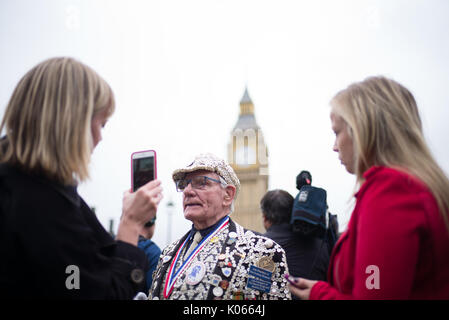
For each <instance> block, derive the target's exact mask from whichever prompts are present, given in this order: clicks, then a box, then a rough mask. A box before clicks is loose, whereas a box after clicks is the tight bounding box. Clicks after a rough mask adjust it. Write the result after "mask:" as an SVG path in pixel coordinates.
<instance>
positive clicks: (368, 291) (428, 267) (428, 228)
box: [290, 77, 449, 299]
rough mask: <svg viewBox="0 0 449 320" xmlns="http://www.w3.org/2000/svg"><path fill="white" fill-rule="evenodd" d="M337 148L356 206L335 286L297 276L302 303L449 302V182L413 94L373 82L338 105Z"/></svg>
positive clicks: (335, 261) (354, 88)
mask: <svg viewBox="0 0 449 320" xmlns="http://www.w3.org/2000/svg"><path fill="white" fill-rule="evenodd" d="M331 106H332V110H331V122H332V129H333V131H334V132H335V135H336V139H335V144H334V147H333V149H334V151H335V152H338V154H339V159H340V160H341V162H342V164H343V165H344V166H345V167H346V170H347V171H348V172H349V173H352V174H355V175H356V177H357V187H358V191H357V192H356V194H355V199H356V204H355V208H354V211H353V213H352V215H351V219H350V221H349V224H348V228H347V230H346V232H345V233H344V234H343V235H342V236H341V237H340V239H339V241H338V242H337V244H336V246H335V248H334V250H333V252H332V256H331V261H330V265H329V270H328V282H323V281H311V280H307V279H300V278H297V279H291V280H292V281H293V283H294V284H293V285H290V290H291V292H292V293H293V294H295V295H297V296H299V297H300V298H302V299H449V272H448V270H449V218H448V208H449V180H448V178H447V177H446V175H445V173H444V172H443V170H442V169H441V168H440V167H439V166H438V164H437V163H436V161H435V159H434V158H433V157H432V155H431V153H430V151H429V148H428V147H427V145H426V143H425V140H424V136H423V133H422V125H421V120H420V117H419V113H418V108H417V106H416V102H415V99H414V98H413V96H412V94H411V93H410V92H409V91H408V90H407V89H406V88H404V87H403V86H402V85H400V84H399V83H397V82H395V81H393V80H390V79H387V78H384V77H371V78H368V79H366V80H365V81H362V82H359V83H354V84H352V85H350V86H349V87H348V88H347V89H345V90H343V91H341V92H339V93H338V94H337V95H336V96H335V97H334V98H333V99H332V101H331Z"/></svg>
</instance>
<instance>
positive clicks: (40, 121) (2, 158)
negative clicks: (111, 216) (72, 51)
mask: <svg viewBox="0 0 449 320" xmlns="http://www.w3.org/2000/svg"><path fill="white" fill-rule="evenodd" d="M114 109H115V102H114V95H113V92H112V90H111V88H110V87H109V85H108V84H107V83H106V81H104V80H103V79H102V78H101V77H100V76H99V75H98V74H97V73H96V72H95V71H94V70H92V69H91V68H89V67H88V66H86V65H84V64H83V63H81V62H79V61H77V60H75V59H72V58H67V57H61V58H52V59H48V60H46V61H43V62H41V63H40V64H38V65H37V66H35V67H34V68H33V69H31V70H30V71H29V72H28V73H27V74H25V76H24V77H23V78H22V79H21V80H20V81H19V83H18V85H17V87H16V88H15V90H14V92H13V94H12V97H11V99H10V101H9V103H8V106H7V108H6V111H5V114H4V117H3V120H2V123H1V125H0V133H1V132H3V130H4V129H5V131H6V132H5V133H6V136H5V138H4V139H3V140H2V143H1V148H0V162H7V163H10V164H12V165H15V166H19V167H21V168H22V169H24V170H25V171H28V172H34V173H40V174H45V175H46V176H47V177H49V178H51V179H54V180H56V181H58V182H60V183H62V184H76V183H77V182H78V181H83V180H85V179H87V178H88V177H89V171H88V166H89V161H90V156H91V153H92V150H93V147H94V146H93V138H92V131H91V130H92V129H91V120H92V118H93V117H94V116H95V115H96V114H98V113H99V112H103V111H105V110H106V112H107V117H109V116H111V115H112V113H113V112H114Z"/></svg>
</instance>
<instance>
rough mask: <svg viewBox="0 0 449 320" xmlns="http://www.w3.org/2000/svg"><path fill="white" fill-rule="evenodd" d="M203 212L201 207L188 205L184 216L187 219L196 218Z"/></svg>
mask: <svg viewBox="0 0 449 320" xmlns="http://www.w3.org/2000/svg"><path fill="white" fill-rule="evenodd" d="M201 214H202V208H201V207H186V208H185V209H184V217H185V218H186V219H187V220H192V219H195V217H199V216H201Z"/></svg>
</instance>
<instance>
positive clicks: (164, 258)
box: [162, 256, 171, 263]
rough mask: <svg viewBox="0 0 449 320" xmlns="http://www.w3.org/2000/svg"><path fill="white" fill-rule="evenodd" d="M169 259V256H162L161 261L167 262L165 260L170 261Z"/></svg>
mask: <svg viewBox="0 0 449 320" xmlns="http://www.w3.org/2000/svg"><path fill="white" fill-rule="evenodd" d="M170 259H171V257H170V256H165V257H163V258H162V262H163V263H167V262H169V261H170Z"/></svg>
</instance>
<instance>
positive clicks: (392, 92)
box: [330, 76, 449, 231]
mask: <svg viewBox="0 0 449 320" xmlns="http://www.w3.org/2000/svg"><path fill="white" fill-rule="evenodd" d="M330 104H331V106H332V112H334V113H335V114H337V115H339V116H340V117H341V118H342V119H343V120H344V121H345V122H346V123H347V125H348V126H349V130H350V131H351V135H352V138H353V143H354V153H355V155H354V159H355V162H354V163H355V168H354V170H355V171H354V173H355V174H356V176H357V184H358V185H360V184H361V183H362V181H363V173H364V172H365V171H366V170H367V169H369V168H370V167H371V166H374V165H376V166H387V167H396V168H398V169H400V170H402V171H405V172H407V173H409V174H411V175H413V176H415V177H417V178H418V179H419V180H421V181H422V182H423V183H424V184H425V185H426V186H427V187H428V188H429V190H430V192H431V193H432V194H433V195H434V197H435V199H436V201H437V204H438V207H439V210H440V213H441V214H442V216H443V219H444V221H445V223H446V227H447V229H448V231H449V218H448V209H449V180H448V178H447V176H446V175H445V173H444V171H443V170H442V169H441V168H440V167H439V165H438V164H437V162H436V161H435V159H434V158H433V156H432V154H431V152H430V150H429V148H428V146H427V144H426V142H425V139H424V135H423V132H422V124H421V119H420V116H419V112H418V107H417V105H416V101H415V98H414V97H413V95H412V94H411V93H410V91H409V90H407V89H406V88H405V87H403V86H402V85H401V84H399V83H397V82H396V81H394V80H391V79H387V78H385V77H382V76H380V77H370V78H367V79H365V80H364V81H362V82H357V83H353V84H351V85H350V86H349V87H348V88H346V89H344V90H342V91H340V92H339V93H337V94H336V95H335V97H334V98H333V99H332V100H331V102H330Z"/></svg>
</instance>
